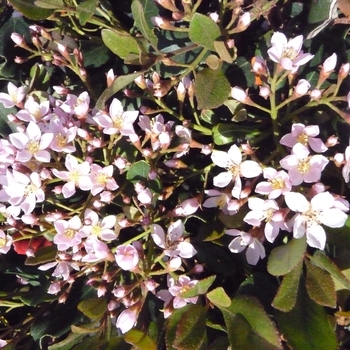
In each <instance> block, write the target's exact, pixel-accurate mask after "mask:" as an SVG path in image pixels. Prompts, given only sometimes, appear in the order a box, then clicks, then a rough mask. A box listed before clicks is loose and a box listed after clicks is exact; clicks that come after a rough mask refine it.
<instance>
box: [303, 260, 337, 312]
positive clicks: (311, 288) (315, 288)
mask: <svg viewBox="0 0 350 350" xmlns="http://www.w3.org/2000/svg"><path fill="white" fill-rule="evenodd" d="M305 263H306V267H307V270H306V289H307V291H308V293H309V296H310V298H311V299H312V300H313V301H315V302H316V303H317V304H320V305H323V306H328V307H332V308H334V307H336V304H337V297H336V293H335V286H334V282H333V279H332V277H331V275H330V274H329V273H328V272H327V271H325V270H323V269H321V268H319V267H317V266H315V265H313V264H312V263H310V262H309V261H308V260H306V261H305Z"/></svg>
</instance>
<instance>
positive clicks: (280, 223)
mask: <svg viewBox="0 0 350 350" xmlns="http://www.w3.org/2000/svg"><path fill="white" fill-rule="evenodd" d="M248 207H249V209H251V211H250V212H248V213H247V215H246V216H245V217H244V219H243V221H245V222H246V223H248V224H249V225H252V226H257V227H259V226H260V224H261V222H262V221H265V222H266V224H265V227H264V232H265V236H266V239H267V240H268V241H269V242H270V243H273V242H274V240H275V239H276V237H277V235H278V233H279V231H280V229H287V226H286V224H285V222H284V216H285V215H284V213H283V211H282V210H280V209H279V207H278V204H277V202H276V201H274V200H272V199H268V200H265V201H264V200H263V199H261V198H254V197H250V198H249V199H248Z"/></svg>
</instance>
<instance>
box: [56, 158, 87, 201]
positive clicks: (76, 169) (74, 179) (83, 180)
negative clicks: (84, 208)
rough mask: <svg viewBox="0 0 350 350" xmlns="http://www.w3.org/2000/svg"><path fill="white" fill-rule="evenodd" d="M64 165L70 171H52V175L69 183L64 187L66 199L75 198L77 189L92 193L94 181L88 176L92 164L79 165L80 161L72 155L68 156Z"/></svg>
mask: <svg viewBox="0 0 350 350" xmlns="http://www.w3.org/2000/svg"><path fill="white" fill-rule="evenodd" d="M64 164H65V166H66V168H67V170H68V171H60V170H57V169H52V173H53V174H54V175H55V176H56V177H58V178H59V179H62V180H64V181H67V183H66V184H64V185H63V187H62V194H63V196H64V198H69V197H71V196H73V194H74V193H75V192H76V189H75V188H76V187H79V188H80V189H82V190H84V191H90V190H91V188H92V181H91V179H90V177H89V176H88V175H89V173H90V164H89V163H88V162H87V161H85V162H83V163H79V162H78V159H77V158H75V157H74V156H72V155H71V154H67V156H66V160H65V163H64Z"/></svg>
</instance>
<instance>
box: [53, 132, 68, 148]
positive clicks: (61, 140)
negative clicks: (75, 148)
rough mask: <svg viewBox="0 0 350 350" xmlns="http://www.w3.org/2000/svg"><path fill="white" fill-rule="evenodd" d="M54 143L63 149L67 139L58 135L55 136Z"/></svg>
mask: <svg viewBox="0 0 350 350" xmlns="http://www.w3.org/2000/svg"><path fill="white" fill-rule="evenodd" d="M56 142H57V144H58V146H59V147H64V146H65V145H66V144H67V139H66V137H65V136H63V135H62V134H61V133H58V134H57V135H56Z"/></svg>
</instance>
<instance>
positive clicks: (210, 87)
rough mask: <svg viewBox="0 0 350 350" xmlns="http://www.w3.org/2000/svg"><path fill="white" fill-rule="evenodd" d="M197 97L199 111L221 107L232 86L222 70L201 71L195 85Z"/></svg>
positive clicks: (206, 69) (207, 69)
mask: <svg viewBox="0 0 350 350" xmlns="http://www.w3.org/2000/svg"><path fill="white" fill-rule="evenodd" d="M194 91H195V96H196V98H197V102H198V108H199V109H211V108H217V107H219V106H221V105H222V104H223V103H224V102H225V101H226V100H227V98H228V96H229V94H230V92H231V86H230V83H229V82H228V80H227V79H226V77H225V74H224V72H223V71H222V70H221V69H217V70H212V69H209V68H205V69H203V70H201V71H200V72H199V73H198V74H197V77H196V80H195V83H194Z"/></svg>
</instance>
